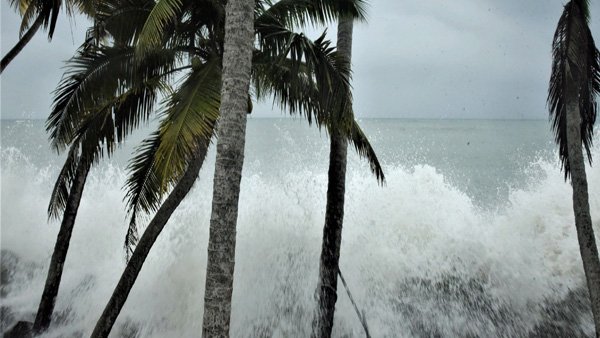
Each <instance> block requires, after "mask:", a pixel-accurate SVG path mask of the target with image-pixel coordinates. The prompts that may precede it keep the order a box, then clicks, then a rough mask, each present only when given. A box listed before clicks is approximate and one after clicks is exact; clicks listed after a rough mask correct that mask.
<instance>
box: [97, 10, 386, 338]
mask: <svg viewBox="0 0 600 338" xmlns="http://www.w3.org/2000/svg"><path fill="white" fill-rule="evenodd" d="M318 3H319V2H318V1H313V2H311V1H305V2H297V1H280V2H277V3H276V4H271V3H267V2H258V3H257V8H256V15H257V17H256V19H255V30H256V33H257V35H258V36H259V41H260V45H261V46H262V47H261V49H259V50H258V51H255V54H254V58H253V68H252V69H253V70H252V73H253V81H254V87H255V89H256V90H255V91H256V94H257V95H258V96H259V97H264V96H265V94H269V93H273V94H274V96H275V99H276V101H278V103H279V104H280V105H281V106H282V108H284V109H287V110H289V111H290V112H291V113H295V112H301V113H305V114H306V116H307V117H308V118H309V122H310V121H311V120H312V117H314V120H316V122H317V123H319V124H320V123H323V122H324V121H326V119H327V118H326V117H325V116H323V113H322V112H320V111H321V110H322V108H319V105H318V103H319V102H320V101H323V100H324V99H325V98H331V97H334V96H336V95H333V94H334V93H331V89H328V88H330V87H331V86H329V84H330V83H331V82H332V81H334V80H335V78H336V76H337V75H335V74H336V73H335V72H336V71H335V68H332V66H334V65H331V66H327V62H332V61H335V60H336V58H335V56H334V54H332V53H331V52H332V50H331V49H330V48H328V47H327V43H326V42H325V41H324V40H323V38H322V37H321V38H319V39H317V41H315V42H314V43H312V42H310V41H309V40H307V39H306V38H305V37H304V36H302V35H299V34H295V33H290V32H289V31H287V30H286V29H285V28H284V26H293V25H294V24H298V23H301V24H302V23H304V22H306V21H307V18H309V19H310V20H313V21H320V22H324V21H326V20H331V19H332V18H335V16H333V17H332V15H336V14H335V13H336V12H339V11H341V10H343V9H339V8H335V7H331V5H329V6H330V7H327V6H323V7H322V8H321V10H319V11H315V8H318V6H317V5H315V4H318ZM157 7H159V4H157ZM304 16H307V18H304ZM320 46H322V47H320ZM282 48H283V49H282ZM286 55H289V56H290V57H285V56H286ZM282 56H284V57H282ZM301 60H303V61H302V62H301ZM324 66H325V67H324ZM307 71H308V73H307ZM311 74H313V75H311ZM337 78H338V80H335V81H337V82H343V79H344V77H341V76H338V77H337ZM310 79H320V80H318V81H316V83H315V82H313V81H311V80H310ZM317 83H320V84H321V86H320V87H319V86H316V84H317ZM353 122H354V123H353V124H352V129H351V132H352V133H351V134H348V135H346V134H344V135H346V137H348V138H351V140H352V142H353V143H354V144H355V146H356V148H357V150H359V153H360V154H361V155H362V156H364V157H366V158H367V159H369V161H370V162H371V164H372V166H373V168H376V169H377V170H380V168H379V164H378V163H377V161H376V156H375V154H374V152H373V150H372V149H371V148H370V145H369V144H368V141H367V140H366V137H365V136H364V134H363V133H362V131H360V128H359V127H358V125H357V124H356V123H355V121H353ZM167 125H171V124H170V123H169V124H167ZM150 144H151V143H149V144H148V146H147V147H144V149H145V150H148V151H144V152H142V153H140V154H139V156H138V157H136V159H134V161H133V163H134V165H133V167H134V173H133V175H132V178H131V179H130V181H129V183H128V186H129V195H130V199H129V202H130V210H132V214H133V216H132V222H131V223H130V232H129V235H128V239H127V241H126V243H127V246H128V247H131V245H132V244H133V243H135V242H136V240H137V238H136V237H137V236H136V234H137V229H136V228H135V214H136V213H137V212H140V211H144V212H148V211H152V210H154V208H155V207H156V206H157V205H158V204H159V202H160V197H159V196H160V192H161V189H160V188H159V184H156V181H157V180H156V173H157V172H158V173H162V172H164V170H157V168H158V167H163V165H161V164H159V163H157V162H156V159H153V156H154V155H153V154H152V149H155V148H156V146H150ZM201 149H202V151H201V152H200V155H198V156H197V157H195V159H193V160H192V163H190V164H189V165H188V167H187V169H186V171H185V174H184V177H182V178H181V180H180V181H179V182H178V183H177V184H176V185H175V188H174V190H173V192H172V193H171V195H169V197H168V198H167V200H166V201H165V203H164V204H163V205H162V206H160V208H159V209H158V211H157V213H156V215H155V217H154V218H153V219H152V221H151V222H150V223H149V225H148V228H147V229H146V231H145V232H144V234H143V236H142V237H141V239H140V241H139V243H138V245H137V246H136V247H135V250H133V252H131V251H129V253H130V254H131V253H132V256H131V259H130V260H129V262H128V264H127V267H126V269H125V271H124V272H123V274H122V276H121V278H120V280H119V283H118V285H117V287H116V288H115V290H114V292H113V295H112V297H111V299H110V301H109V303H108V304H107V306H106V308H105V310H104V312H103V314H102V316H101V318H100V320H99V321H98V323H97V325H96V328H95V330H94V333H93V336H94V337H104V336H106V335H108V333H109V332H110V329H111V328H112V326H113V324H114V321H115V319H116V317H117V316H118V314H119V312H120V310H121V308H122V306H123V305H124V303H125V301H126V298H127V295H128V294H129V292H130V291H131V288H132V287H133V284H134V282H135V280H136V278H137V276H138V274H139V272H140V270H141V268H142V265H143V262H144V261H145V259H146V256H147V255H148V252H149V250H150V248H151V247H152V245H153V244H154V241H155V240H156V238H157V237H158V235H159V234H160V232H161V231H162V229H163V228H164V226H165V224H166V222H167V220H168V219H169V217H170V215H171V213H172V212H173V211H174V210H175V208H176V207H177V205H178V204H179V203H180V202H181V200H182V199H183V197H185V194H187V192H188V191H189V189H190V188H191V186H192V184H193V182H194V179H195V177H196V176H197V175H198V170H199V168H200V167H199V166H197V165H194V163H196V162H195V161H196V159H197V158H200V157H201V158H203V157H204V156H205V152H206V147H201ZM144 153H146V154H144ZM153 163H154V164H153ZM200 164H201V163H200ZM145 168H148V169H152V170H150V171H147V169H145ZM186 177H187V178H186ZM188 178H192V179H188ZM146 182H151V184H146Z"/></svg>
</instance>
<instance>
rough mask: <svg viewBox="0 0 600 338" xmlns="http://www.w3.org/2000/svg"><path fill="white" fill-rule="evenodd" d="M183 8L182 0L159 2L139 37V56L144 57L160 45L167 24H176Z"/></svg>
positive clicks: (163, 0) (161, 0)
mask: <svg viewBox="0 0 600 338" xmlns="http://www.w3.org/2000/svg"><path fill="white" fill-rule="evenodd" d="M182 6H183V3H182V1H181V0H158V1H157V2H156V4H155V5H154V7H153V8H152V11H151V12H150V14H149V15H148V18H147V19H146V22H145V23H144V26H143V28H142V31H141V33H140V35H139V41H138V43H137V52H138V54H140V55H144V53H145V52H147V51H148V50H152V49H154V48H156V47H157V46H159V45H160V43H161V42H162V40H163V34H164V29H165V27H166V26H167V24H169V23H173V22H175V20H176V18H177V16H178V15H179V14H180V13H181V10H182Z"/></svg>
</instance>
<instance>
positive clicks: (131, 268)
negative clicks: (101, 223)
mask: <svg viewBox="0 0 600 338" xmlns="http://www.w3.org/2000/svg"><path fill="white" fill-rule="evenodd" d="M209 143H210V140H208V139H207V140H203V141H202V142H201V143H200V144H199V146H198V151H197V154H196V156H195V157H194V159H193V160H192V161H191V162H190V164H189V165H188V167H187V169H186V171H185V173H184V174H183V176H182V177H181V179H180V180H179V182H177V185H175V187H174V188H173V191H172V192H171V193H170V194H169V197H167V199H166V200H165V202H164V203H163V204H162V205H161V207H160V208H159V209H158V211H157V212H156V215H155V216H154V218H153V219H152V221H151V222H150V223H149V224H148V227H147V228H146V231H144V234H143V235H142V238H140V241H139V242H138V244H137V246H136V247H135V250H134V252H133V255H132V256H131V258H130V259H129V262H128V263H127V266H126V267H125V270H124V271H123V274H122V275H121V279H119V283H118V284H117V287H116V288H115V290H114V291H113V294H112V296H111V297H110V300H109V301H108V304H106V307H105V308H104V312H102V316H101V317H100V319H99V320H98V322H97V323H96V327H95V328H94V332H93V333H92V337H108V334H109V333H110V331H111V329H112V327H113V325H114V324H115V321H116V319H117V317H118V316H119V313H120V312H121V309H122V308H123V305H125V301H126V300H127V297H128V296H129V292H130V291H131V289H132V288H133V285H134V283H135V280H136V279H137V277H138V275H139V273H140V271H141V270H142V266H143V265H144V262H145V261H146V258H147V257H148V254H149V253H150V249H152V246H153V245H154V243H155V242H156V239H157V238H158V236H159V235H160V233H161V232H162V230H163V229H164V227H165V224H166V223H167V221H168V220H169V218H170V217H171V215H172V214H173V212H174V211H175V209H177V207H178V206H179V204H180V203H181V201H182V200H183V199H184V198H185V196H186V195H187V194H188V193H189V191H190V189H191V188H192V186H193V185H194V182H195V181H196V178H197V177H198V173H199V172H200V168H202V164H203V163H204V159H205V158H206V152H207V150H208V145H209Z"/></svg>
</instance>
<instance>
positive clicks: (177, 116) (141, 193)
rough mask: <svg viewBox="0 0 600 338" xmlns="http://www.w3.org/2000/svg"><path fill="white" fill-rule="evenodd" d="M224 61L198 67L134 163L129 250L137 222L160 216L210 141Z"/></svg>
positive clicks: (128, 188) (130, 182)
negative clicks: (156, 213)
mask: <svg viewBox="0 0 600 338" xmlns="http://www.w3.org/2000/svg"><path fill="white" fill-rule="evenodd" d="M220 87H221V69H220V62H219V60H218V59H217V60H212V61H209V62H207V63H205V64H201V65H197V67H195V69H194V70H193V71H192V72H191V74H190V75H189V76H188V78H187V79H186V80H185V81H184V82H183V83H182V85H181V87H180V88H179V89H178V91H177V92H175V93H174V94H173V95H171V97H170V98H169V100H168V101H167V104H166V107H165V110H164V112H163V113H162V116H163V117H162V120H161V123H160V126H159V130H158V131H157V132H155V133H153V134H152V135H151V137H150V138H148V139H146V140H144V141H143V142H142V145H141V146H140V147H139V148H138V150H137V153H136V155H135V156H134V158H133V159H132V160H131V162H130V164H129V171H130V175H129V178H128V180H127V182H126V184H125V189H126V191H127V192H126V195H127V197H126V198H127V205H128V210H129V213H130V215H131V217H130V222H129V230H128V232H127V236H126V239H125V247H126V250H127V252H128V253H131V252H132V250H133V247H134V246H135V243H136V241H137V233H138V231H137V217H138V216H139V214H140V213H141V212H144V213H149V212H153V211H155V210H156V209H157V208H158V207H159V206H160V202H161V201H162V198H163V197H164V194H165V193H167V192H168V190H169V189H170V188H171V186H172V185H173V184H175V183H176V182H177V181H178V180H179V179H180V178H181V176H182V175H183V173H184V171H185V169H186V167H187V163H189V161H190V160H191V158H192V157H193V156H194V154H195V150H196V147H197V145H198V142H199V141H200V140H206V139H211V138H212V136H213V134H214V126H215V123H216V121H217V119H218V116H219V106H220V95H221V93H220Z"/></svg>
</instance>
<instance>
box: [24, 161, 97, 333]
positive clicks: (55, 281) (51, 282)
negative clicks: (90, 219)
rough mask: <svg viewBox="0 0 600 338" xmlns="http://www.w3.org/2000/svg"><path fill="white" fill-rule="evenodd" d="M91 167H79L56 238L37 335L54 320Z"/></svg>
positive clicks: (37, 324) (39, 311)
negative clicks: (59, 290) (53, 314)
mask: <svg viewBox="0 0 600 338" xmlns="http://www.w3.org/2000/svg"><path fill="white" fill-rule="evenodd" d="M90 166H91V163H86V162H85V161H84V162H80V163H79V164H78V166H77V170H76V173H75V177H74V179H73V185H72V186H71V190H70V191H69V199H68V200H67V205H66V206H65V211H64V214H63V219H62V223H61V225H60V230H59V231H58V236H57V238H56V244H55V246H54V252H53V253H52V258H51V260H50V268H49V269H48V277H47V278H46V284H45V286H44V292H43V293H42V299H41V301H40V305H39V308H38V312H37V315H36V317H35V322H34V324H33V331H34V332H36V333H41V332H44V331H45V330H46V329H48V326H50V322H51V320H52V312H53V311H54V305H55V304H56V296H57V295H58V289H59V287H60V280H61V277H62V272H63V267H64V264H65V260H66V258H67V251H68V250H69V243H70V241H71V234H72V233H73V226H74V225H75V218H76V217H77V210H78V209H79V202H80V201H81V195H82V193H83V188H84V186H85V181H86V179H87V176H88V173H89V171H90Z"/></svg>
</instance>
